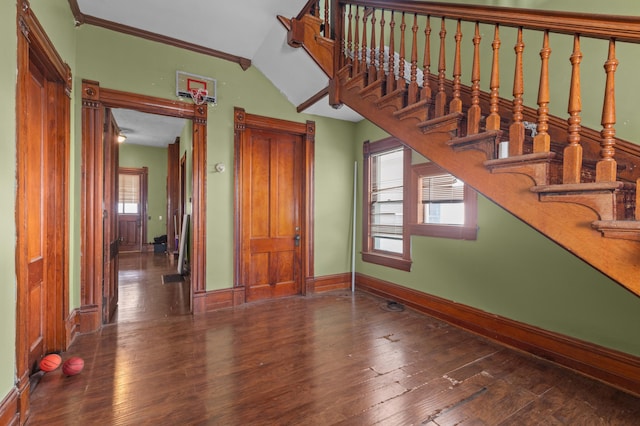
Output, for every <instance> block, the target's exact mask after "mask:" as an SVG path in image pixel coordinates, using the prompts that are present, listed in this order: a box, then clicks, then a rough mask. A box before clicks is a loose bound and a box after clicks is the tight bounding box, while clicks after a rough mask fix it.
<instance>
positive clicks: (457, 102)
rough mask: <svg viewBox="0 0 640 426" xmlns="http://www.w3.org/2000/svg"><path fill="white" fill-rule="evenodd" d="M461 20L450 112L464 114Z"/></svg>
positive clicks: (457, 32) (458, 27) (458, 29)
mask: <svg viewBox="0 0 640 426" xmlns="http://www.w3.org/2000/svg"><path fill="white" fill-rule="evenodd" d="M460 25H461V24H460V20H459V19H458V25H457V27H456V34H455V37H454V38H455V40H456V47H455V49H456V50H455V52H454V55H453V99H451V102H450V103H449V112H450V113H451V112H462V99H460V88H461V81H460V77H461V76H462V61H461V59H460V48H461V46H460V45H461V42H462V31H461V30H460Z"/></svg>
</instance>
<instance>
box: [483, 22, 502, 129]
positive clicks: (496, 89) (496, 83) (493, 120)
mask: <svg viewBox="0 0 640 426" xmlns="http://www.w3.org/2000/svg"><path fill="white" fill-rule="evenodd" d="M491 48H492V49H493V59H492V61H491V81H490V82H489V88H490V89H491V94H490V96H489V116H488V117H487V120H486V123H485V126H486V128H487V130H500V114H499V103H500V27H499V26H498V25H496V26H495V28H494V30H493V42H492V43H491Z"/></svg>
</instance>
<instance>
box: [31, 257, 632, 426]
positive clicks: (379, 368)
mask: <svg viewBox="0 0 640 426" xmlns="http://www.w3.org/2000/svg"><path fill="white" fill-rule="evenodd" d="M160 259H161V258H160V257H156V256H153V255H149V256H148V257H146V256H143V257H142V259H140V262H142V263H144V262H147V263H146V265H147V266H148V268H147V269H146V271H147V272H148V275H149V276H148V277H145V278H144V279H141V280H140V282H141V283H142V282H143V281H144V282H145V283H146V285H138V284H135V283H134V282H133V280H131V281H129V278H133V276H134V275H135V273H134V272H133V270H135V268H136V267H137V266H136V265H135V264H134V263H135V262H137V261H133V260H132V259H126V258H125V257H123V262H122V263H123V265H122V266H123V268H122V269H121V271H122V287H123V291H122V294H121V301H122V303H123V306H122V308H123V309H122V312H120V313H119V315H120V316H119V321H118V322H117V323H115V324H112V325H108V326H105V327H103V329H102V330H101V331H100V332H98V333H95V334H87V335H81V336H79V337H78V338H77V339H76V341H75V342H74V344H73V345H72V347H71V348H70V349H69V351H68V352H67V353H65V354H63V357H64V358H68V357H69V356H72V355H78V356H81V357H83V358H84V360H85V369H84V371H83V372H82V373H81V374H80V375H78V376H74V377H65V376H63V375H62V373H61V371H60V369H58V370H56V371H54V372H52V373H48V374H46V375H45V376H44V377H43V379H42V381H41V383H40V385H39V386H38V387H37V389H36V390H35V392H34V394H33V397H32V407H31V408H32V411H31V417H30V420H29V422H28V424H29V425H65V426H66V425H94V424H95V425H151V424H153V425H333V424H343V425H370V424H374V423H378V424H383V425H409V424H426V425H431V426H435V425H453V424H460V423H463V424H474V425H475V424H486V425H496V424H504V425H507V424H508V425H537V424H545V425H551V424H553V425H561V424H564V425H587V424H589V425H631V424H637V420H638V418H640V399H638V398H636V397H633V396H631V395H628V394H625V393H623V392H620V391H618V390H615V389H613V388H611V387H608V386H605V385H603V384H601V383H599V382H596V381H593V380H590V379H587V378H584V377H582V376H579V375H576V374H573V373H572V372H570V371H568V370H566V369H562V368H559V367H556V366H554V365H551V364H549V363H547V362H544V361H541V360H538V359H535V358H532V357H530V356H527V355H522V354H520V353H517V352H514V351H511V350H509V349H506V348H504V347H502V346H499V345H497V344H494V343H492V342H489V341H487V340H485V339H483V338H480V337H477V336H475V335H473V334H469V333H466V332H464V331H461V330H459V329H457V328H455V327H452V326H450V325H448V324H446V323H443V322H441V321H438V320H435V319H433V318H431V317H428V316H425V315H422V314H419V313H416V312H414V311H411V310H408V309H407V310H402V311H399V310H396V309H390V307H391V306H390V305H388V304H387V302H386V301H383V300H381V299H379V298H376V297H373V296H370V295H368V294H365V293H361V292H356V293H355V295H352V294H351V293H350V292H348V291H338V292H331V293H324V294H318V295H314V296H310V297H289V298H283V299H279V300H274V301H270V302H256V303H251V304H245V305H241V306H238V307H236V308H233V309H223V310H219V311H216V312H212V313H209V314H207V315H201V316H196V317H193V316H191V315H185V311H184V308H183V307H182V308H181V307H178V306H177V304H176V303H171V304H170V307H168V308H167V307H165V308H163V309H160V308H159V306H160V305H161V304H160V303H157V301H158V300H170V299H172V298H173V297H175V299H173V300H177V299H179V298H180V297H186V293H185V292H184V291H179V289H178V287H174V286H176V284H175V283H173V284H164V285H163V284H162V281H161V278H160V276H161V275H162V273H166V272H167V271H168V272H169V273H171V272H172V269H171V268H170V266H171V265H170V264H169V263H162V261H161V260H160ZM129 260H132V262H131V264H130V265H128V266H126V265H127V261H129ZM128 268H129V269H128ZM127 275H131V276H130V277H128V276H127ZM143 275H144V274H143ZM128 286H129V287H128ZM161 286H164V287H161ZM162 290H164V292H163V291H162ZM135 310H137V311H138V312H139V315H135V314H134V313H133V312H134V311H135Z"/></svg>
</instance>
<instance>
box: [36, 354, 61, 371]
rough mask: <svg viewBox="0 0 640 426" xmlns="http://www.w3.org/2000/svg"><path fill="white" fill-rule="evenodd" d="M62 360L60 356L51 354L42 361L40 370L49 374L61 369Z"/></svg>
mask: <svg viewBox="0 0 640 426" xmlns="http://www.w3.org/2000/svg"><path fill="white" fill-rule="evenodd" d="M61 363H62V358H61V357H60V355H58V354H49V355H47V356H45V357H44V358H42V360H40V370H42V371H44V372H45V373H48V372H50V371H53V370H55V369H56V368H58V367H60V364H61Z"/></svg>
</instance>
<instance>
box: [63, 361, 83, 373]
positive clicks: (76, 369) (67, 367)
mask: <svg viewBox="0 0 640 426" xmlns="http://www.w3.org/2000/svg"><path fill="white" fill-rule="evenodd" d="M83 368H84V360H83V359H82V358H80V357H79V356H72V357H71V358H69V359H68V360H66V361H65V362H64V364H62V372H63V373H64V374H65V375H67V376H75V375H76V374H80V372H81V371H82V369H83Z"/></svg>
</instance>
